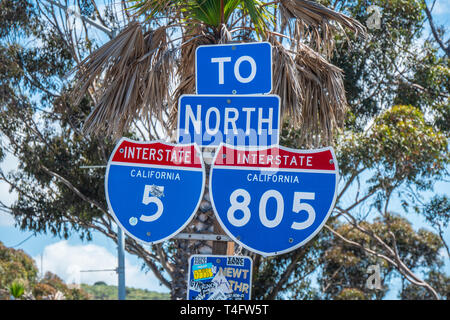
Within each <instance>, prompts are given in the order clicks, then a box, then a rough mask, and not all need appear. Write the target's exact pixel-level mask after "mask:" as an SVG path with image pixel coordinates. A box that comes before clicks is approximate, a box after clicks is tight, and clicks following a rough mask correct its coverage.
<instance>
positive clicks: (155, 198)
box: [105, 138, 205, 244]
mask: <svg viewBox="0 0 450 320" xmlns="http://www.w3.org/2000/svg"><path fill="white" fill-rule="evenodd" d="M201 157H202V156H201V152H200V150H199V149H198V147H197V146H196V145H194V144H190V145H175V144H170V143H165V142H160V141H148V142H138V141H134V140H131V139H127V138H122V139H121V140H120V141H119V143H118V144H117V146H116V147H115V149H114V151H113V153H112V155H111V157H110V159H109V162H108V165H107V168H106V179H105V192H106V200H107V202H108V207H109V210H110V212H111V213H112V214H113V216H114V218H115V220H116V221H117V223H118V224H119V225H120V227H121V228H122V229H123V230H124V231H125V232H126V233H127V234H128V235H130V236H131V237H133V238H135V239H136V240H138V241H141V242H144V243H148V244H150V243H157V242H161V241H164V240H166V239H169V238H171V237H173V236H174V235H176V234H177V233H178V232H180V231H181V230H183V229H184V227H186V225H187V224H188V223H189V222H190V221H191V219H192V217H193V216H194V214H195V212H196V211H197V209H198V206H199V204H200V201H201V197H202V194H203V190H204V187H205V170H204V165H203V160H202V158H201Z"/></svg>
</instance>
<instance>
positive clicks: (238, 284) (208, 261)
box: [187, 255, 252, 300]
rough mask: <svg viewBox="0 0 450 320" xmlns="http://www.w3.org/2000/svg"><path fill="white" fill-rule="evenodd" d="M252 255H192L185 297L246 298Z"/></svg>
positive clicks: (249, 282) (195, 298)
mask: <svg viewBox="0 0 450 320" xmlns="http://www.w3.org/2000/svg"><path fill="white" fill-rule="evenodd" d="M251 283H252V259H251V258H249V257H244V256H220V255H192V256H191V257H190V258H189V271H188V290H187V299H188V300H250V298H251Z"/></svg>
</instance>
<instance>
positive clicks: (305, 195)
mask: <svg viewBox="0 0 450 320" xmlns="http://www.w3.org/2000/svg"><path fill="white" fill-rule="evenodd" d="M238 197H242V199H243V200H242V201H238V200H237V199H238ZM270 198H273V199H275V201H276V210H275V217H274V218H273V219H269V218H268V217H267V211H266V208H267V202H268V201H269V199H270ZM303 199H304V200H314V199H315V193H313V192H294V202H293V204H292V211H293V212H295V213H299V212H300V211H302V210H304V211H306V213H307V214H308V218H307V219H306V221H304V222H295V221H294V222H292V225H291V228H292V229H295V230H302V229H306V228H308V227H310V226H311V225H312V224H313V223H314V220H315V218H316V212H315V211H314V208H313V207H312V206H311V205H310V204H308V203H301V202H300V201H301V200H303ZM250 201H251V197H250V194H249V193H248V192H247V191H246V190H245V189H237V190H235V191H234V192H233V193H232V194H231V196H230V204H231V206H230V208H229V209H228V211H227V218H228V221H229V222H230V223H231V224H232V225H234V226H235V227H243V226H245V225H246V224H247V223H248V222H249V221H250V218H251V213H250V209H249V207H248V205H249V204H250ZM238 210H239V211H241V212H242V213H243V216H242V217H241V218H237V217H236V216H237V215H236V212H237V211H238ZM283 214H284V199H283V196H282V195H281V193H280V192H278V191H277V190H268V191H266V192H264V193H263V195H262V196H261V199H260V201H259V219H260V221H261V223H262V224H263V225H264V226H265V227H267V228H275V227H276V226H278V225H279V224H280V223H281V220H282V219H283Z"/></svg>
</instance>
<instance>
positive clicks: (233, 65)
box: [195, 42, 272, 94]
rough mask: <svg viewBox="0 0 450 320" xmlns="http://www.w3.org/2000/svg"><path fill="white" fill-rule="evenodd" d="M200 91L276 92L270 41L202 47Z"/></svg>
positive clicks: (198, 72) (199, 52)
mask: <svg viewBox="0 0 450 320" xmlns="http://www.w3.org/2000/svg"><path fill="white" fill-rule="evenodd" d="M195 69H196V70H195V74H196V88H197V94H258V93H270V92H271V91H272V46H271V44H270V43H269V42H253V43H240V44H224V45H207V46H199V47H198V48H197V50H196V58H195Z"/></svg>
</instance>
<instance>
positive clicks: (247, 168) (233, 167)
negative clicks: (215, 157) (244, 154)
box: [214, 164, 337, 174]
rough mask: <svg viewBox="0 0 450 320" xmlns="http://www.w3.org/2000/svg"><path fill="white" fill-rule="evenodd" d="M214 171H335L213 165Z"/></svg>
mask: <svg viewBox="0 0 450 320" xmlns="http://www.w3.org/2000/svg"><path fill="white" fill-rule="evenodd" d="M214 169H215V170H219V169H227V170H254V171H269V172H283V171H286V172H307V173H333V174H335V173H336V172H337V171H336V170H321V169H291V168H278V167H244V166H242V167H241V166H239V167H238V166H223V165H220V164H219V165H214Z"/></svg>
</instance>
